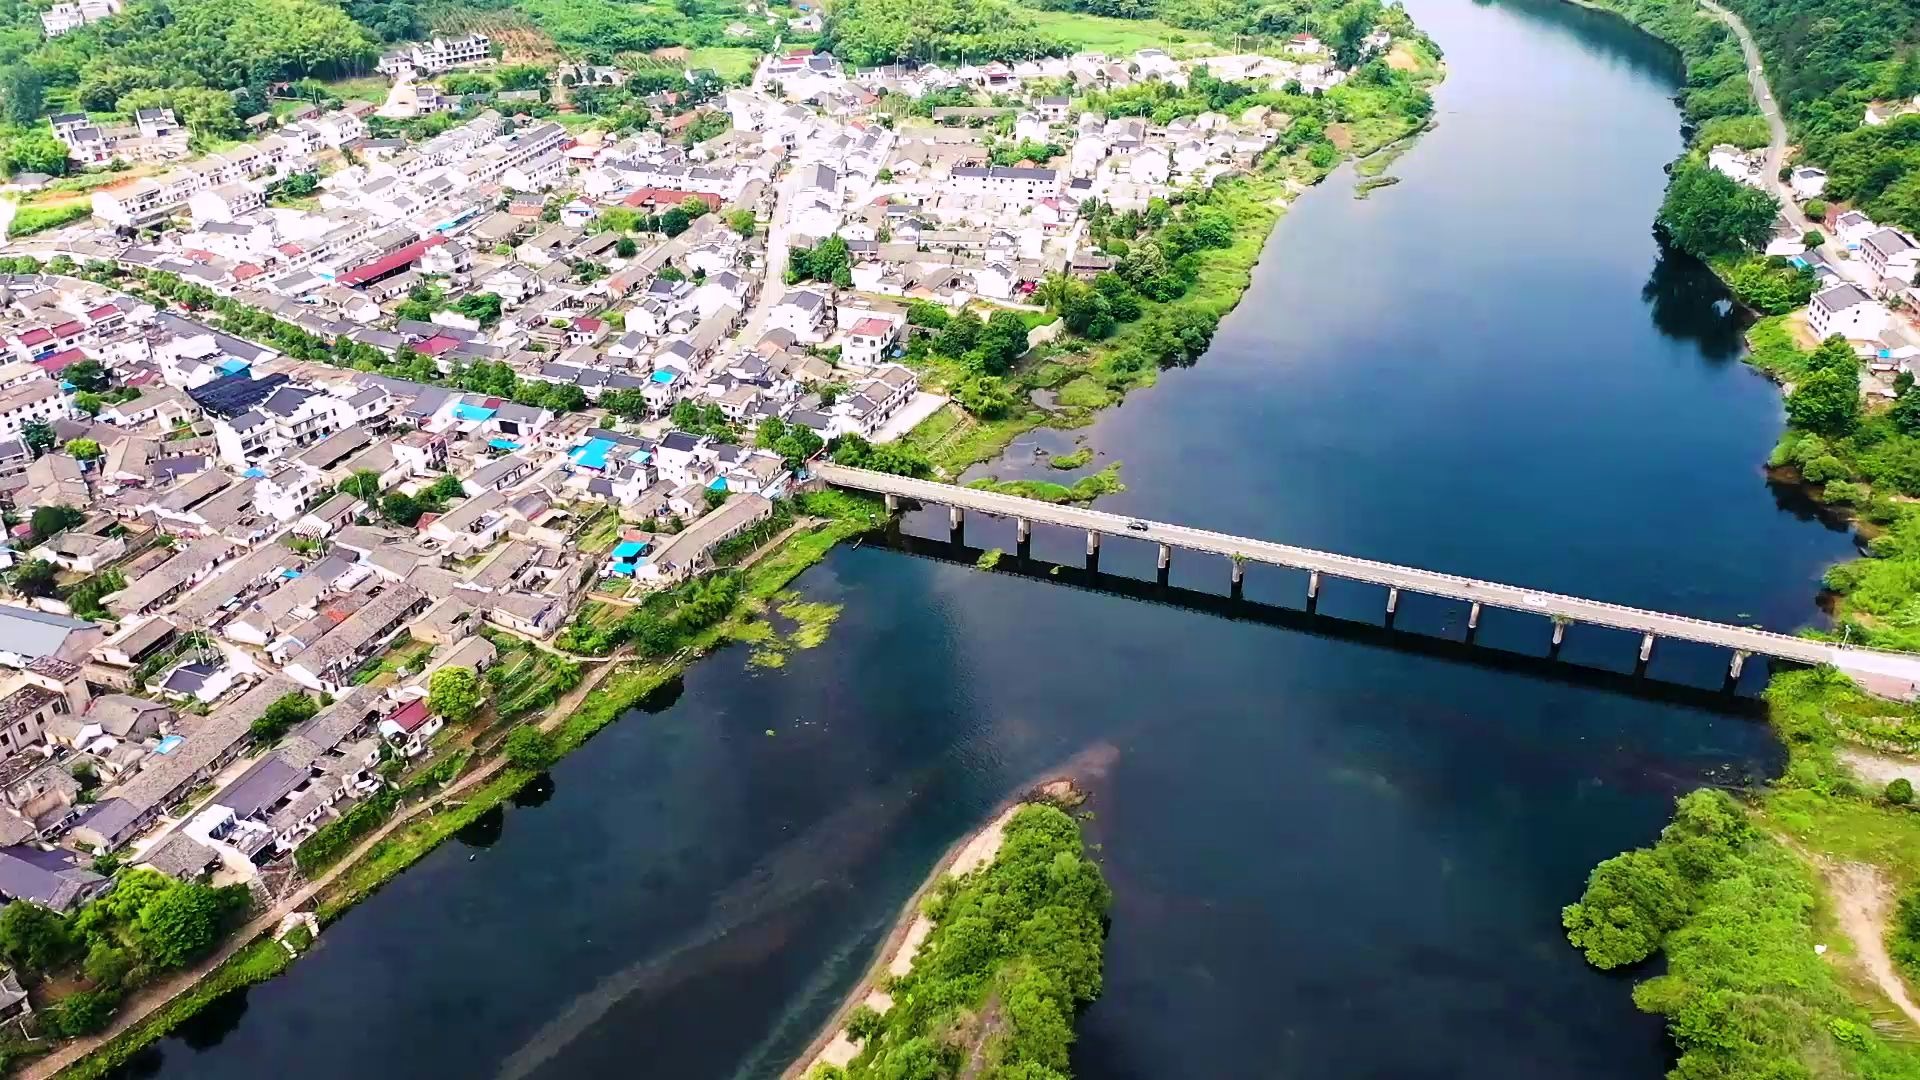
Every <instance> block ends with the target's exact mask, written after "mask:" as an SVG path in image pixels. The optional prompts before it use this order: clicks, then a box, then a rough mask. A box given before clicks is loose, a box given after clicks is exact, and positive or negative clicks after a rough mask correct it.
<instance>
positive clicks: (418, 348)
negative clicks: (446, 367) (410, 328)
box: [413, 334, 460, 356]
mask: <svg viewBox="0 0 1920 1080" xmlns="http://www.w3.org/2000/svg"><path fill="white" fill-rule="evenodd" d="M459 344H460V339H459V338H454V337H448V336H447V335H445V334H435V335H433V336H432V337H430V338H428V339H427V340H425V341H422V342H420V343H419V344H417V345H415V346H414V347H413V351H414V352H417V353H420V354H422V355H424V356H439V355H440V354H441V353H443V352H446V351H448V350H450V349H453V348H456V347H458V346H459Z"/></svg>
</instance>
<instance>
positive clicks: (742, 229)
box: [727, 209, 758, 236]
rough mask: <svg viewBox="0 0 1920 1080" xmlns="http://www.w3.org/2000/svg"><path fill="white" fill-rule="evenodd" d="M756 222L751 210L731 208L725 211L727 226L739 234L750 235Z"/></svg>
mask: <svg viewBox="0 0 1920 1080" xmlns="http://www.w3.org/2000/svg"><path fill="white" fill-rule="evenodd" d="M756 224H758V222H757V221H756V219H755V218H754V214H753V211H751V210H744V209H742V210H732V211H729V212H728V213H727V227H728V228H729V229H732V230H733V231H734V232H737V233H739V234H740V235H741V236H752V235H753V230H754V226H755V225H756Z"/></svg>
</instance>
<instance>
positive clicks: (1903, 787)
mask: <svg viewBox="0 0 1920 1080" xmlns="http://www.w3.org/2000/svg"><path fill="white" fill-rule="evenodd" d="M1887 801H1888V802H1890V803H1892V804H1893V805H1895V806H1905V805H1907V804H1908V803H1911V802H1912V801H1913V781H1911V780H1909V779H1907V778H1906V777H1904V776H1896V777H1894V778H1893V779H1892V780H1889V781H1888V782H1887Z"/></svg>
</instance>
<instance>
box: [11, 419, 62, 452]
mask: <svg viewBox="0 0 1920 1080" xmlns="http://www.w3.org/2000/svg"><path fill="white" fill-rule="evenodd" d="M20 438H21V439H22V440H24V441H25V442H26V444H27V449H28V450H31V451H33V455H34V456H35V457H39V456H40V455H41V454H44V453H46V452H47V451H49V450H51V449H53V444H54V443H55V442H56V441H57V437H56V436H55V435H54V433H53V428H51V427H49V426H47V424H46V422H45V421H42V420H29V421H27V422H26V423H25V424H23V425H21V427H20Z"/></svg>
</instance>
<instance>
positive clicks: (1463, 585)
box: [815, 465, 1920, 684]
mask: <svg viewBox="0 0 1920 1080" xmlns="http://www.w3.org/2000/svg"><path fill="white" fill-rule="evenodd" d="M815 472H816V473H817V474H818V475H819V476H820V478H821V479H823V480H825V481H826V482H827V483H829V484H833V485H835V486H837V487H845V488H852V489H855V490H859V491H869V492H874V493H876V494H882V495H898V496H901V497H902V498H909V499H915V500H918V501H920V502H924V503H930V504H933V505H937V506H957V507H960V508H961V509H962V510H971V511H976V512H979V513H985V514H993V515H997V516H1001V517H1012V518H1026V519H1027V520H1029V521H1032V522H1044V523H1047V524H1052V525H1062V526H1066V527H1068V528H1073V529H1084V530H1088V531H1090V532H1094V533H1098V534H1101V535H1105V536H1121V537H1132V538H1136V539H1140V540H1147V541H1153V542H1158V543H1163V544H1166V545H1168V546H1170V547H1172V548H1176V549H1179V550H1183V551H1203V552H1207V553H1209V554H1214V555H1224V556H1227V557H1229V558H1237V559H1240V560H1242V561H1245V562H1255V563H1266V564H1268V565H1271V566H1284V567H1289V568H1292V569H1296V570H1307V571H1317V572H1319V573H1321V574H1323V575H1325V576H1327V577H1335V578H1344V579H1346V580H1349V581H1364V582H1368V583H1370V584H1374V585H1380V586H1384V587H1386V588H1389V589H1401V590H1405V591H1407V592H1416V593H1424V594H1426V595H1429V596H1443V597H1446V598H1448V599H1452V600H1460V601H1465V602H1467V603H1476V604H1484V605H1486V606H1488V607H1497V608H1505V609H1508V610H1511V611H1526V612H1532V613H1534V614H1537V615H1541V616H1546V617H1549V618H1553V619H1556V620H1563V621H1568V622H1578V623H1591V624H1594V625H1598V626H1611V627H1615V628H1617V629H1621V630H1629V631H1633V632H1635V633H1640V634H1652V635H1654V636H1655V637H1657V638H1679V639H1682V640H1686V641H1699V642H1704V643H1706V644H1709V645H1718V646H1721V647H1724V648H1726V649H1729V650H1734V651H1738V652H1745V653H1752V654H1756V655H1761V656H1772V657H1778V658H1780V659H1784V660H1792V661H1795V662H1797V663H1802V664H1833V665H1834V666H1836V667H1838V668H1840V669H1842V670H1844V671H1846V672H1848V673H1849V674H1860V675H1871V676H1874V677H1875V678H1876V679H1878V680H1882V681H1884V680H1888V679H1893V680H1898V681H1903V682H1905V683H1908V684H1920V656H1911V655H1907V654H1904V653H1888V652H1878V651H1875V650H1871V649H1860V648H1852V647H1846V646H1840V645H1835V644H1832V643H1831V642H1824V641H1813V640H1810V639H1807V638H1801V637H1795V636H1793V635H1791V634H1777V633H1774V632H1772V631H1770V630H1756V629H1753V628H1752V627H1746V626H1733V625H1730V624H1727V623H1719V622H1711V621H1709V620H1706V619H1695V618H1691V617H1688V616H1685V615H1674V614H1670V613H1668V612H1663V611H1651V610H1648V609H1645V608H1634V607H1627V606H1625V605H1623V604H1610V603H1607V602H1606V601H1603V600H1589V599H1586V598H1585V597H1579V596H1567V595H1565V594H1562V593H1550V592H1541V591H1539V590H1537V589H1528V588H1525V587H1523V586H1519V585H1507V584H1503V583H1501V582H1497V581H1482V580H1478V579H1476V578H1468V577H1461V576H1460V575H1458V574H1444V573H1439V572H1437V571H1433V570H1421V569H1418V568H1415V567H1411V566H1400V565H1397V564H1394V563H1386V562H1378V561H1375V560H1372V559H1357V558H1354V557H1352V556H1350V555H1337V554H1333V553H1331V552H1325V551H1315V550H1313V549H1311V548H1303V547H1294V546H1292V545H1290V544H1277V543H1274V542H1272V541H1268V540H1256V539H1253V538H1251V537H1245V536H1231V535H1228V534H1226V533H1218V532H1211V531H1209V530H1206V529H1195V528H1190V527H1188V526H1185V525H1175V524H1172V523H1169V522H1161V521H1141V520H1138V519H1133V518H1126V517H1122V516H1120V515H1118V514H1109V513H1106V512H1104V511H1100V510H1089V509H1085V508H1082V507H1076V506H1055V505H1053V504H1051V503H1044V502H1040V501H1037V500H1034V499H1023V498H1019V497H1017V496H1013V495H1002V494H1000V493H998V492H993V491H982V490H979V489H977V488H968V487H957V486H954V485H951V484H939V483H934V482H932V481H928V480H911V479H908V478H906V477H900V476H890V475H887V474H885V473H876V472H868V471H866V470H864V469H848V468H843V467H841V466H838V465H822V466H819V467H817V468H816V469H815Z"/></svg>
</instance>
